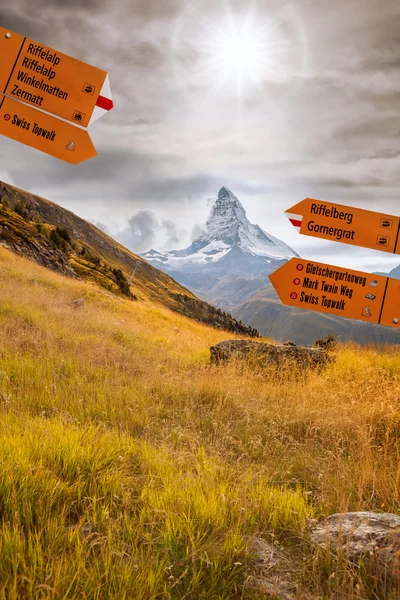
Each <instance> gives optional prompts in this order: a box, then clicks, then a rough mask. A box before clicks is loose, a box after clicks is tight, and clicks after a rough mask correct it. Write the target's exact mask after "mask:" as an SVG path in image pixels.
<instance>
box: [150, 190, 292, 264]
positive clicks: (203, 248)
mask: <svg viewBox="0 0 400 600" xmlns="http://www.w3.org/2000/svg"><path fill="white" fill-rule="evenodd" d="M142 256H143V257H144V258H146V259H147V260H149V261H150V262H151V263H152V264H154V265H159V266H160V267H161V268H165V269H166V270H167V271H168V269H169V271H168V272H172V271H174V272H175V271H180V270H181V269H186V268H191V266H193V267H194V266H195V265H198V266H199V267H200V266H206V265H210V264H214V265H217V264H221V266H222V264H225V262H226V261H228V262H229V264H230V263H232V264H230V267H229V268H234V266H235V265H236V267H237V268H239V264H238V261H239V262H240V261H243V260H244V261H250V262H251V264H252V265H254V261H261V262H260V263H259V264H260V265H270V264H271V265H272V263H273V262H274V261H275V260H284V259H288V258H291V257H293V256H297V254H296V252H294V250H292V249H291V248H290V247H289V246H288V245H287V244H285V243H284V242H282V241H281V240H279V239H278V238H276V237H274V236H273V235H271V234H269V233H266V232H265V231H264V230H263V229H261V227H260V226H259V225H253V224H252V223H250V221H249V220H248V218H247V216H246V211H245V209H244V207H243V205H242V204H241V202H240V201H239V199H238V197H237V196H235V194H234V193H233V192H231V190H230V189H229V188H227V187H225V186H224V187H222V188H221V189H220V190H219V192H218V197H217V198H216V199H215V201H214V204H213V206H212V208H211V211H210V214H209V217H208V219H207V222H206V226H205V228H204V230H203V232H202V233H201V234H200V235H199V236H198V237H197V238H196V239H195V240H194V241H193V242H192V244H191V245H190V246H189V247H188V248H185V249H184V250H171V251H169V252H157V251H155V250H153V249H152V250H151V251H149V252H146V253H145V254H142ZM239 257H240V258H239ZM257 264H258V263H257ZM248 268H250V267H246V269H248ZM246 269H245V270H246Z"/></svg>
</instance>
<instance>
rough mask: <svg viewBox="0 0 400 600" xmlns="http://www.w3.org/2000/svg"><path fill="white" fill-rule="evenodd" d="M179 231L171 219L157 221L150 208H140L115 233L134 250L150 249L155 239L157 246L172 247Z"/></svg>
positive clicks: (174, 245)
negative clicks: (121, 228) (126, 225)
mask: <svg viewBox="0 0 400 600" xmlns="http://www.w3.org/2000/svg"><path fill="white" fill-rule="evenodd" d="M180 236H181V232H180V231H179V229H178V227H177V226H176V224H175V223H173V222H172V221H169V220H168V219H162V220H161V221H159V220H158V219H157V217H156V215H155V214H154V212H153V211H151V210H140V211H139V212H137V213H136V214H135V215H134V216H133V217H131V218H130V219H129V220H128V227H126V228H125V229H123V230H122V231H120V232H118V233H117V234H116V239H118V241H119V242H121V243H122V244H124V245H125V246H127V248H130V249H131V250H133V251H134V252H143V251H146V250H150V248H151V247H152V246H153V245H154V244H155V242H156V240H157V242H158V243H157V246H158V248H160V247H163V248H174V247H176V246H177V245H178V244H179V239H180Z"/></svg>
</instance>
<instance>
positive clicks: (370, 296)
mask: <svg viewBox="0 0 400 600" xmlns="http://www.w3.org/2000/svg"><path fill="white" fill-rule="evenodd" d="M365 297H366V298H367V300H375V298H376V296H374V295H373V294H367V295H366V296H365Z"/></svg>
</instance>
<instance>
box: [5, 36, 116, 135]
mask: <svg viewBox="0 0 400 600" xmlns="http://www.w3.org/2000/svg"><path fill="white" fill-rule="evenodd" d="M0 56H1V63H0V94H3V95H6V96H9V97H10V98H12V99H14V100H18V101H20V102H23V103H24V104H28V105H29V106H31V107H35V108H40V109H42V110H44V111H46V112H48V113H51V114H54V115H56V116H58V117H61V118H63V119H66V120H67V121H72V123H75V124H77V125H81V126H82V127H87V126H88V125H89V124H90V123H93V121H95V120H96V119H98V118H99V117H101V116H102V115H103V114H105V113H106V112H108V111H109V110H111V109H112V107H113V101H112V98H111V90H110V84H109V81H108V75H107V73H106V71H103V70H102V69H98V68H96V67H92V66H91V65H88V64H86V63H84V62H82V61H80V60H77V59H76V58H72V57H71V56H68V55H66V54H62V53H61V52H58V51H57V50H53V49H52V48H50V47H48V46H44V45H42V44H39V43H38V42H35V41H33V40H30V39H28V38H26V37H24V36H22V35H19V34H17V33H13V32H11V31H9V30H7V29H4V28H3V27H0Z"/></svg>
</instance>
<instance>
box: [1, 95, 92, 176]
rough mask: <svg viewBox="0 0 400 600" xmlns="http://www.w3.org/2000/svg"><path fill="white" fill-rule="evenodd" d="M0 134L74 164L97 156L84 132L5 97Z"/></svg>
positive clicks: (86, 133) (2, 104)
mask: <svg viewBox="0 0 400 600" xmlns="http://www.w3.org/2000/svg"><path fill="white" fill-rule="evenodd" d="M0 134H3V135H6V136H7V137H10V138H12V139H13V140H16V141H17V142H22V144H26V145H27V146H31V147H32V148H36V149H37V150H41V151H42V152H45V153H46V154H50V155H51V156H55V157H56V158H60V159H62V160H65V161H66V162H69V163H71V164H73V165H76V164H78V163H80V162H83V161H84V160H87V159H89V158H93V157H94V156H96V155H97V152H96V150H95V148H94V146H93V144H92V140H91V139H90V136H89V134H88V132H87V131H86V130H85V129H82V128H80V127H75V126H74V125H71V124H70V123H67V122H66V121H61V120H60V119H56V118H55V117H53V116H52V115H48V114H46V113H43V112H41V111H40V110H36V109H34V108H31V107H30V106H26V105H25V104H22V103H21V102H17V101H16V100H11V98H6V97H5V96H3V99H2V100H0Z"/></svg>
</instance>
